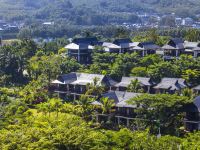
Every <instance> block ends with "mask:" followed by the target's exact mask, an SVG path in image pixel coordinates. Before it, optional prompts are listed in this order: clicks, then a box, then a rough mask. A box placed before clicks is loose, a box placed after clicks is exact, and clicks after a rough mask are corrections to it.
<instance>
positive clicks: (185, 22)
mask: <svg viewBox="0 0 200 150" xmlns="http://www.w3.org/2000/svg"><path fill="white" fill-rule="evenodd" d="M193 24H194V20H193V19H192V18H189V17H187V18H184V19H183V20H182V25H183V26H192V25H193Z"/></svg>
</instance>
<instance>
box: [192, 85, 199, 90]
mask: <svg viewBox="0 0 200 150" xmlns="http://www.w3.org/2000/svg"><path fill="white" fill-rule="evenodd" d="M192 89H193V90H197V91H200V85H198V86H195V87H194V88H192Z"/></svg>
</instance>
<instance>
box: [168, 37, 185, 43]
mask: <svg viewBox="0 0 200 150" xmlns="http://www.w3.org/2000/svg"><path fill="white" fill-rule="evenodd" d="M170 40H171V41H173V42H174V43H175V44H180V43H184V41H183V39H182V38H172V39H170Z"/></svg>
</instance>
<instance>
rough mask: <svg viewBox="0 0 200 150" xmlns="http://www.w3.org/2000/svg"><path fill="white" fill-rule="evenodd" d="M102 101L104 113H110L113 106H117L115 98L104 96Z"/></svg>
mask: <svg viewBox="0 0 200 150" xmlns="http://www.w3.org/2000/svg"><path fill="white" fill-rule="evenodd" d="M100 101H101V103H102V106H101V107H102V110H103V112H102V113H104V114H110V113H111V111H112V108H113V107H114V106H115V102H114V100H113V99H109V98H108V97H102V98H101V99H100Z"/></svg>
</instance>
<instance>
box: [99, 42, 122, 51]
mask: <svg viewBox="0 0 200 150" xmlns="http://www.w3.org/2000/svg"><path fill="white" fill-rule="evenodd" d="M102 46H103V47H107V48H110V49H120V48H121V47H120V46H118V45H116V44H113V43H110V42H104V43H103V45H102Z"/></svg>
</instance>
